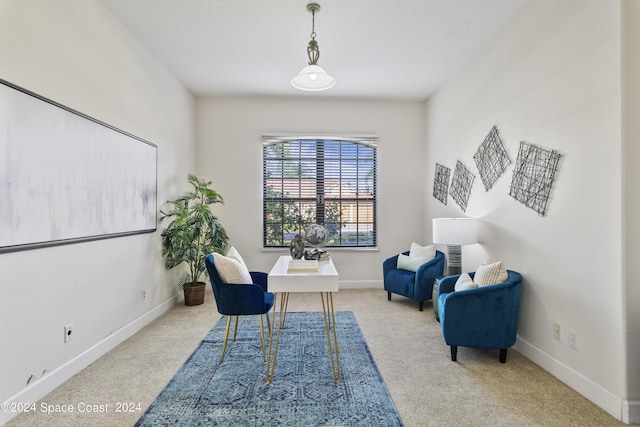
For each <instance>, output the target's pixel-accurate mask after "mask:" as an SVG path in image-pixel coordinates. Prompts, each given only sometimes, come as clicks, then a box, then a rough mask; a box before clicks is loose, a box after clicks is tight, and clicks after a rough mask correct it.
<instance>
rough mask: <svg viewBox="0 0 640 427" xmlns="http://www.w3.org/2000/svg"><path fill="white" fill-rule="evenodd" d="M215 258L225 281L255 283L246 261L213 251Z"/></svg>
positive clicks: (219, 272) (221, 276)
mask: <svg viewBox="0 0 640 427" xmlns="http://www.w3.org/2000/svg"><path fill="white" fill-rule="evenodd" d="M213 258H214V261H215V267H216V270H218V274H219V275H220V278H221V279H222V281H223V282H225V283H234V284H244V283H253V280H252V279H251V274H249V270H247V267H246V266H245V265H244V263H240V261H238V260H237V259H235V258H231V257H226V256H224V255H220V254H219V253H216V252H214V253H213Z"/></svg>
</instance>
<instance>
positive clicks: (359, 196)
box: [262, 134, 378, 249]
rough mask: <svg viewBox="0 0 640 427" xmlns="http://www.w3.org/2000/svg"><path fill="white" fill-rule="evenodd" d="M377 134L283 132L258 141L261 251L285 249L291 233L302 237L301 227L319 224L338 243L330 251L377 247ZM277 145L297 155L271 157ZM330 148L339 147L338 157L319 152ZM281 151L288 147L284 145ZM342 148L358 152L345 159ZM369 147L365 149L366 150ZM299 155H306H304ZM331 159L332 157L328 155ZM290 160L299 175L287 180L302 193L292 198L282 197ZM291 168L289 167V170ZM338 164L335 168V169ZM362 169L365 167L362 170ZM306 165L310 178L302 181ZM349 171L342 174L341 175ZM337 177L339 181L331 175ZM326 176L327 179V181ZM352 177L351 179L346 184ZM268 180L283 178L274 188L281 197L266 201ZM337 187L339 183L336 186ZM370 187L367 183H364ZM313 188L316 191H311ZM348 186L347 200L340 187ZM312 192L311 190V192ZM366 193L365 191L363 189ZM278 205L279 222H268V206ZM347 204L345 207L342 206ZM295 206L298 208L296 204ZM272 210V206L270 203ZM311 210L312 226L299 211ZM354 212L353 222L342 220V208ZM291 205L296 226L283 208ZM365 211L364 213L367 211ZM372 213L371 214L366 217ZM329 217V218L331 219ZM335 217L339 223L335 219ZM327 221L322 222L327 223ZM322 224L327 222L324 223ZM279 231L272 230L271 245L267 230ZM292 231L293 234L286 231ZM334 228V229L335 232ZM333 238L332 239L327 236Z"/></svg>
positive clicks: (333, 244) (331, 246)
mask: <svg viewBox="0 0 640 427" xmlns="http://www.w3.org/2000/svg"><path fill="white" fill-rule="evenodd" d="M377 141H378V137H377V135H372V134H368V135H333V134H332V135H328V134H315V135H286V134H264V135H263V138H262V142H263V144H262V145H263V152H262V161H263V173H262V179H263V192H262V197H263V208H262V209H263V211H262V222H263V236H262V246H263V249H276V248H285V247H288V246H289V242H290V240H291V238H292V237H293V236H292V235H291V236H289V234H293V233H296V234H298V233H299V234H301V235H302V236H303V238H304V229H305V228H306V227H308V225H310V224H312V223H318V224H322V225H324V226H325V228H327V230H328V232H329V235H330V236H333V239H337V241H334V242H331V243H329V244H327V245H326V247H327V248H331V249H375V248H377V244H378V227H377V198H378V194H377V193H378V183H377V175H378V170H377V157H378V153H377ZM277 144H287V145H288V144H291V147H288V148H290V149H291V148H292V147H296V148H297V153H296V154H294V155H291V154H290V153H289V152H287V153H284V152H283V153H281V154H280V155H279V156H278V155H277V156H270V155H269V153H268V149H269V147H272V146H274V145H277ZM308 144H313V145H314V146H315V157H311V156H310V155H309V153H310V151H304V150H303V145H304V146H305V148H308ZM327 146H329V147H330V148H331V147H333V148H335V147H336V146H339V147H340V150H339V152H340V154H339V155H338V157H327V156H326V155H325V152H324V151H323V149H326V147H327ZM282 147H283V148H282V149H283V150H285V148H287V146H286V145H283V146H282ZM343 147H346V149H345V150H344V151H345V152H346V151H347V149H348V151H349V152H354V153H356V155H355V157H352V158H349V157H348V156H343V154H342V153H343ZM367 149H368V150H367ZM363 150H364V153H366V154H367V155H368V156H365V157H359V156H360V155H361V153H363ZM303 151H304V152H305V154H304V155H303V154H302V153H303ZM329 156H333V154H330V155H329ZM312 158H313V160H314V161H313V163H312V164H310V163H309V160H310V159H312ZM287 162H291V165H293V167H294V168H295V167H296V166H297V169H298V176H297V177H295V176H289V177H288V179H293V181H292V182H293V183H297V184H298V186H299V188H300V190H299V193H298V194H294V195H293V196H285V195H284V192H285V191H286V188H288V187H287V184H290V183H291V181H290V182H289V183H285V181H286V180H287V177H286V176H285V175H286V172H285V167H286V163H287ZM348 162H350V164H349V166H350V167H349V168H345V165H347V163H348ZM278 163H280V169H279V170H277V172H280V174H279V176H277V177H275V178H272V177H271V176H270V172H269V171H270V170H274V169H273V168H274V164H275V165H278ZM291 165H289V166H291ZM330 165H333V166H332V167H333V169H332V170H331V171H330V172H327V171H328V170H329V167H330ZM336 165H338V168H337V169H336ZM363 165H367V166H366V167H363ZM304 166H307V169H306V173H309V170H311V172H312V175H311V176H310V177H304V176H303V174H304V173H305V172H304V170H305V167H304ZM351 168H354V169H355V171H356V172H355V174H354V172H352V171H350V169H351ZM345 170H346V171H347V173H346V174H344V173H343V171H345ZM362 171H364V172H365V173H366V175H365V176H366V177H367V179H363V178H362V177H361V176H360V173H361V172H362ZM336 173H337V176H338V178H336V176H335V174H336ZM326 175H330V176H329V177H327V176H326ZM349 179H350V181H349ZM269 180H281V181H282V183H281V184H280V185H276V187H278V189H279V190H281V192H280V193H276V196H275V197H269V196H268V193H269V191H273V186H271V185H270V184H269ZM303 180H309V181H311V182H312V183H311V184H309V183H306V184H307V185H306V187H305V185H304V184H305V182H304V181H303ZM327 183H330V184H334V188H335V187H336V186H337V187H338V190H337V191H338V193H339V196H337V197H336V195H335V194H333V195H332V194H330V193H329V192H330V191H332V190H329V189H327V188H326V185H327ZM336 183H337V185H336ZM365 183H368V185H364V184H365ZM314 184H315V188H313V187H314ZM347 186H349V187H350V188H351V191H352V192H353V193H354V194H352V195H351V196H349V195H343V193H342V192H343V188H345V187H347ZM303 187H305V188H306V190H307V191H308V192H309V193H315V194H314V195H313V197H303V190H302V188H303ZM310 188H313V190H310ZM365 189H366V192H365V191H364V190H365ZM272 203H276V204H277V203H281V204H282V206H279V207H278V208H281V209H282V212H281V213H280V224H278V221H272V222H270V221H269V219H268V216H269V215H270V212H271V211H270V208H269V204H272ZM345 204H348V206H344V205H345ZM296 205H297V206H296ZM332 205H333V207H334V208H333V210H332V211H331V213H327V212H326V211H327V206H332ZM272 206H273V205H272ZM304 206H312V207H311V208H310V210H311V211H312V212H315V218H314V221H313V222H310V221H309V218H304V213H303V210H304V209H303V207H304ZM354 206H355V212H356V215H355V217H356V219H355V221H354V220H353V218H352V217H353V214H352V215H351V218H350V220H349V221H345V220H344V217H343V215H344V212H343V209H345V208H347V207H349V208H351V211H353V210H354ZM291 207H293V208H292V209H293V211H294V212H296V209H297V213H294V214H291V215H293V216H296V215H298V216H299V219H298V220H297V221H296V222H290V221H289V222H286V220H285V215H286V213H285V212H286V209H287V208H291ZM365 210H366V212H365ZM369 212H370V214H369ZM361 214H362V215H364V217H365V218H368V219H369V220H368V221H365V220H364V219H363V220H361V219H360V218H361V216H362V215H361ZM330 215H333V217H331V216H330ZM336 218H338V219H337V221H336ZM325 220H326V221H325ZM325 222H326V224H325ZM278 226H279V227H280V230H278V231H277V232H276V236H279V238H278V240H276V241H275V242H274V240H273V239H271V238H269V235H270V233H271V231H270V227H275V228H278ZM287 228H289V230H292V229H294V231H287ZM345 228H349V229H350V231H344V229H345ZM336 230H338V231H336ZM330 238H331V237H330Z"/></svg>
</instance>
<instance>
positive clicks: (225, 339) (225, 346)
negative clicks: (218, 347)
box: [220, 316, 231, 363]
mask: <svg viewBox="0 0 640 427" xmlns="http://www.w3.org/2000/svg"><path fill="white" fill-rule="evenodd" d="M230 326H231V316H227V329H226V330H225V331H224V344H222V357H221V358H220V363H222V362H224V352H225V351H226V350H227V338H229V327H230Z"/></svg>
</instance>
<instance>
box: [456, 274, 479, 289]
mask: <svg viewBox="0 0 640 427" xmlns="http://www.w3.org/2000/svg"><path fill="white" fill-rule="evenodd" d="M477 287H478V284H477V283H474V282H473V279H472V278H471V276H469V274H467V273H462V274H461V275H460V277H458V280H456V284H455V285H454V287H453V288H454V289H455V290H456V291H465V290H467V289H473V288H477Z"/></svg>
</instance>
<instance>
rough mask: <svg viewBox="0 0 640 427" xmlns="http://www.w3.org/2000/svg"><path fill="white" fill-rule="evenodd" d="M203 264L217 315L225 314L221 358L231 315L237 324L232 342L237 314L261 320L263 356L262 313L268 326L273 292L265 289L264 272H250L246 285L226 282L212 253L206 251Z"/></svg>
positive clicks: (265, 275) (263, 349) (262, 332)
mask: <svg viewBox="0 0 640 427" xmlns="http://www.w3.org/2000/svg"><path fill="white" fill-rule="evenodd" d="M205 265H206V267H207V272H208V273H209V279H210V280H211V286H212V287H213V295H214V297H215V300H216V306H217V308H218V312H219V313H220V314H223V315H226V316H227V328H226V331H225V335H224V344H223V346H222V358H221V360H220V361H221V362H222V361H223V360H224V354H225V350H226V348H227V338H228V337H229V327H230V326H231V317H233V316H235V317H236V324H235V330H234V336H233V339H234V341H235V332H236V331H237V328H238V316H245V315H258V318H259V320H260V338H261V340H262V355H263V357H266V353H265V344H264V326H263V322H262V315H263V314H266V315H267V328H268V329H270V325H269V323H270V322H269V311H270V310H271V308H272V307H273V301H274V295H273V293H271V292H267V278H268V275H267V273H263V272H256V271H251V272H249V274H251V279H252V280H253V283H246V284H228V283H225V282H224V281H223V280H222V279H221V278H220V275H219V274H218V270H217V269H216V266H215V258H214V257H213V254H209V255H207V256H206V258H205Z"/></svg>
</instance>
